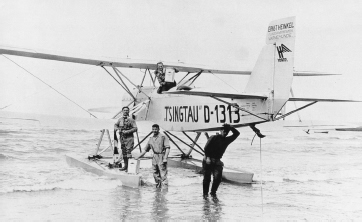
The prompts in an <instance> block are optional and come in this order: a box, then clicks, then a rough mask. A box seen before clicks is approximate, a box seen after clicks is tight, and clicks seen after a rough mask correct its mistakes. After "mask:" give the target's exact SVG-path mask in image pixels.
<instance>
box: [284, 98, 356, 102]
mask: <svg viewBox="0 0 362 222" xmlns="http://www.w3.org/2000/svg"><path fill="white" fill-rule="evenodd" d="M288 101H292V102H362V101H358V100H345V99H320V98H289V100H288Z"/></svg>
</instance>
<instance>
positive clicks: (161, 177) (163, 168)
mask: <svg viewBox="0 0 362 222" xmlns="http://www.w3.org/2000/svg"><path fill="white" fill-rule="evenodd" d="M163 157H164V154H154V155H153V158H152V170H153V178H154V179H155V182H156V183H157V184H158V183H162V186H167V185H168V180H167V162H166V163H164V162H163Z"/></svg>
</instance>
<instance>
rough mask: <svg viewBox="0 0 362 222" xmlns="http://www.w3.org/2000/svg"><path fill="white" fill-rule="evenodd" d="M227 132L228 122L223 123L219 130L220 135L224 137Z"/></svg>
mask: <svg viewBox="0 0 362 222" xmlns="http://www.w3.org/2000/svg"><path fill="white" fill-rule="evenodd" d="M229 132H230V125H229V124H224V125H223V128H222V129H221V130H220V135H221V136H223V137H226V136H227V135H228V133H229Z"/></svg>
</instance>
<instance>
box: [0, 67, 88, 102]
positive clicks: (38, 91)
mask: <svg viewBox="0 0 362 222" xmlns="http://www.w3.org/2000/svg"><path fill="white" fill-rule="evenodd" d="M91 68H92V67H90V68H88V69H85V70H83V71H81V72H78V73H76V74H74V75H72V76H70V77H68V78H66V79H63V80H61V81H60V82H57V83H55V84H54V86H56V85H59V84H60V83H63V82H65V81H68V80H69V79H72V78H74V77H76V76H78V75H80V74H83V73H85V72H86V71H88V70H90V69H91ZM42 91H44V89H43V90H37V91H36V92H34V93H32V94H30V95H26V96H25V97H23V98H21V99H20V101H23V100H24V99H26V98H28V97H30V96H33V95H35V94H38V93H40V92H42ZM17 103H19V101H16V102H14V103H10V104H8V105H7V106H4V107H2V108H0V109H5V108H7V107H9V106H12V105H14V104H17Z"/></svg>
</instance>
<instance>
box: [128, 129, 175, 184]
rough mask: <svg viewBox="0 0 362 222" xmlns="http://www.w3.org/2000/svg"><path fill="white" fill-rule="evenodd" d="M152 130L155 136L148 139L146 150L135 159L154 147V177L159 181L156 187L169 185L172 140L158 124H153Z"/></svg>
mask: <svg viewBox="0 0 362 222" xmlns="http://www.w3.org/2000/svg"><path fill="white" fill-rule="evenodd" d="M152 132H153V137H151V138H150V139H149V140H148V143H147V145H146V147H145V150H144V151H143V152H142V153H141V154H140V155H139V156H138V157H137V158H135V159H136V160H138V159H139V158H141V157H143V156H144V155H145V154H146V152H148V151H150V149H152V151H153V158H152V168H153V178H154V179H155V182H156V183H157V185H156V187H161V185H162V187H167V186H168V180H167V158H168V154H169V153H170V142H169V140H168V138H167V137H166V136H165V135H163V134H161V133H160V127H159V126H158V125H157V124H154V125H152Z"/></svg>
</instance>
